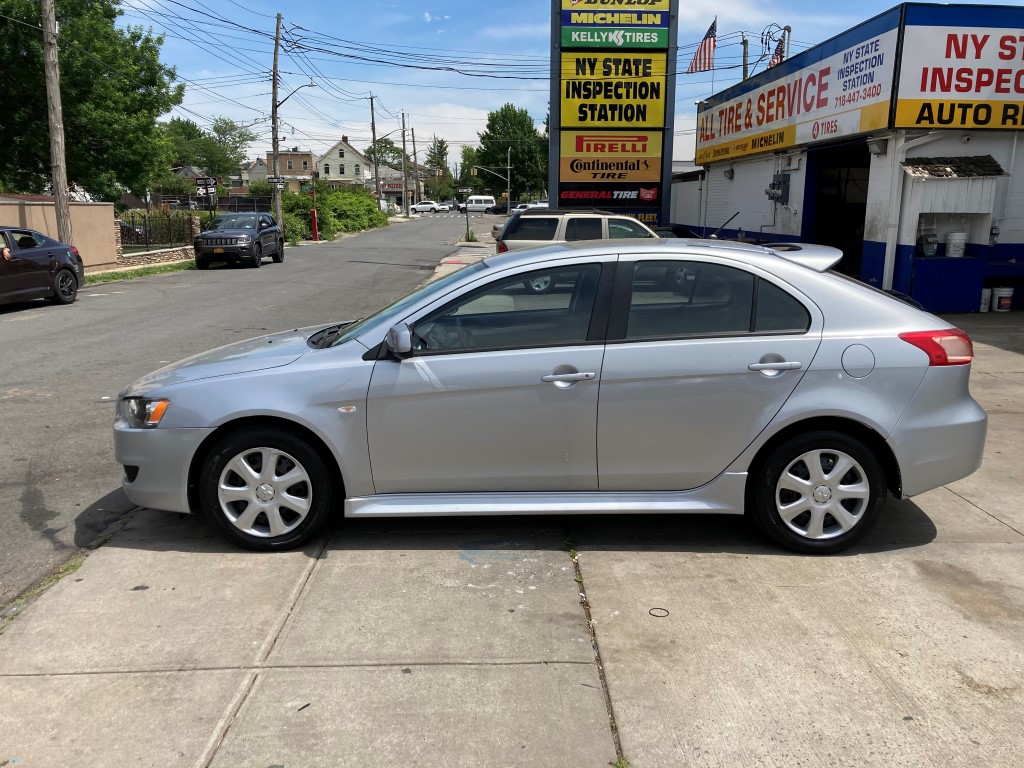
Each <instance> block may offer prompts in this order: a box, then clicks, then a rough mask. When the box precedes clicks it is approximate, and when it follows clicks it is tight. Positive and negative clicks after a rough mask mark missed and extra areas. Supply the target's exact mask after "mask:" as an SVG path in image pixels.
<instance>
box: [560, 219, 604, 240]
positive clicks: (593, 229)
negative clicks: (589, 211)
mask: <svg viewBox="0 0 1024 768" xmlns="http://www.w3.org/2000/svg"><path fill="white" fill-rule="evenodd" d="M603 237H604V235H603V234H602V233H601V220H600V219H595V218H582V217H579V216H570V217H569V218H568V220H567V221H566V222H565V239H566V240H601V239H602V238H603Z"/></svg>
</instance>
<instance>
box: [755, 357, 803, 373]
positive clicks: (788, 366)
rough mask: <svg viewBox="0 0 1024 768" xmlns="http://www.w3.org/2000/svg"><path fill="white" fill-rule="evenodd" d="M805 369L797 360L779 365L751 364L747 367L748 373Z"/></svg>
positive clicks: (784, 361) (782, 362)
mask: <svg viewBox="0 0 1024 768" xmlns="http://www.w3.org/2000/svg"><path fill="white" fill-rule="evenodd" d="M802 367H803V363H799V362H797V361H796V360H793V361H789V360H783V361H781V362H778V363H751V364H750V365H748V366H747V370H748V371H797V370H800V368H802Z"/></svg>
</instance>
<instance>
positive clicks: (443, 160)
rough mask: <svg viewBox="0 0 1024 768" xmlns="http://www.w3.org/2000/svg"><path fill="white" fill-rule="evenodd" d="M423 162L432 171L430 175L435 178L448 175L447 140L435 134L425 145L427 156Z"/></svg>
mask: <svg viewBox="0 0 1024 768" xmlns="http://www.w3.org/2000/svg"><path fill="white" fill-rule="evenodd" d="M423 164H424V165H426V166H427V168H429V169H430V170H431V171H433V173H432V174H431V175H432V176H434V177H435V178H443V177H445V176H448V175H449V171H448V142H447V141H445V140H444V139H439V138H437V135H436V134H435V135H434V138H433V139H432V140H431V142H430V144H428V145H427V157H426V159H425V160H424V161H423ZM438 171H440V173H438Z"/></svg>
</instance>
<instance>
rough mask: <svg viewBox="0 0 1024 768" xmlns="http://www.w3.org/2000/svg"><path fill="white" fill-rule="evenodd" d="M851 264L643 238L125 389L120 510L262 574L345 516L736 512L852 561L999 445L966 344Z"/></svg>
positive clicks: (829, 253)
mask: <svg viewBox="0 0 1024 768" xmlns="http://www.w3.org/2000/svg"><path fill="white" fill-rule="evenodd" d="M840 256H841V254H840V253H839V252H838V251H835V250H834V249H829V248H825V247H821V246H775V247H773V248H767V247H766V248H762V247H757V246H744V245H740V244H735V243H724V242H718V241H683V240H649V241H647V240H645V241H640V240H637V241H615V242H608V241H605V242H596V243H595V242H589V243H584V244H580V245H578V246H553V247H549V248H544V249H537V250H532V251H517V252H514V253H509V254H503V255H501V256H494V257H490V258H488V259H486V260H484V261H482V262H480V263H478V264H475V265H473V266H470V267H466V268H465V269H462V270H461V271H458V272H455V273H452V274H450V275H448V276H446V277H444V278H442V279H440V280H437V281H435V282H432V283H428V284H426V285H424V286H422V287H420V288H419V289H417V290H416V291H414V292H413V293H411V294H409V295H407V296H405V297H404V298H402V299H400V300H398V301H396V302H395V303H393V304H392V305H390V306H388V307H386V308H384V309H382V310H380V311H379V312H377V313H376V314H374V315H371V316H370V317H367V318H364V319H362V320H359V321H356V322H350V323H337V324H332V325H327V326H319V327H315V328H308V329H302V330H294V331H287V332H282V333H278V334H274V335H271V336H266V337H262V338H258V339H253V340H250V341H246V342H242V343H238V344H232V345H230V346H226V347H222V348H220V349H216V350H213V351H210V352H206V353H204V354H201V355H197V356H195V357H192V358H189V359H187V360H183V361H181V362H179V363H176V364H174V365H171V366H168V367H166V368H163V369H161V370H159V371H156V372H154V373H152V374H150V375H149V376H146V377H144V378H143V379H140V380H139V381H137V382H135V383H134V384H132V385H131V386H129V387H127V388H126V389H125V390H124V391H123V392H121V394H120V397H119V402H118V415H117V417H116V420H115V422H114V444H115V454H116V458H117V461H118V462H120V463H121V464H122V465H124V490H125V492H126V493H127V495H128V497H129V498H130V499H131V500H132V501H133V502H135V503H136V504H139V505H143V506H147V507H153V508H157V509H165V510H170V511H175V512H199V511H201V512H202V513H204V514H205V515H207V516H208V517H209V519H210V520H211V521H212V523H213V524H214V525H215V526H216V527H217V528H218V529H219V530H220V531H221V532H222V533H223V534H224V535H225V536H226V537H227V538H228V539H230V540H231V541H233V542H235V543H237V544H239V545H241V546H243V547H248V548H252V549H262V550H267V549H277V548H286V547H294V546H298V545H300V544H301V543H303V542H304V541H306V540H307V539H309V538H310V537H311V536H313V535H314V534H315V533H316V532H317V530H319V529H320V527H321V526H322V525H323V524H324V523H325V522H326V521H327V519H328V518H331V517H332V516H335V515H339V514H344V515H345V516H348V517H371V516H396V515H501V514H594V513H631V512H646V513H650V512H660V513H686V512H699V513H709V512H719V513H726V514H737V515H738V514H743V513H746V514H747V515H749V516H750V517H752V518H753V520H754V521H756V523H757V525H758V526H759V527H760V529H761V530H763V532H764V533H765V534H766V535H767V536H769V537H770V538H772V539H774V540H775V541H776V542H778V543H779V544H781V545H783V546H785V547H788V548H790V549H793V550H796V551H800V552H809V553H828V552H836V551H839V550H841V549H843V548H845V547H848V546H850V545H851V544H853V543H854V542H856V541H857V540H858V539H860V538H861V537H862V536H863V535H864V534H865V533H866V532H867V531H868V529H869V528H870V527H871V525H872V524H874V522H875V521H876V519H877V518H878V516H879V514H880V512H881V511H882V509H883V502H884V500H885V498H886V496H887V494H890V493H891V494H892V495H893V496H895V497H904V496H911V495H914V494H918V493H921V492H923V491H927V490H929V489H931V488H935V487H937V486H939V485H941V484H944V483H948V482H952V481H954V480H957V479H959V478H962V477H964V476H966V475H969V474H970V473H972V472H973V471H974V470H975V469H976V468H977V467H978V466H979V465H980V463H981V456H982V451H983V448H984V442H985V430H986V415H985V412H984V411H983V410H982V409H981V407H979V406H978V404H977V403H976V402H975V401H974V400H973V399H972V398H971V396H970V393H969V391H968V380H969V377H970V371H971V360H972V358H973V347H972V344H971V341H970V339H969V338H968V337H967V335H966V334H965V333H963V332H962V331H960V330H958V329H956V328H954V327H952V326H950V325H949V323H947V322H945V321H943V320H941V319H940V318H938V317H935V316H933V315H930V314H927V313H925V312H922V311H920V310H919V309H917V308H915V307H913V306H911V305H910V304H908V303H906V302H904V301H901V300H900V299H898V298H894V297H892V296H889V295H887V294H885V293H882V292H881V291H877V290H875V289H873V288H870V287H868V286H866V285H864V284H862V283H859V282H857V281H854V280H851V279H848V278H844V277H842V276H841V275H838V274H836V273H833V272H830V271H828V270H829V268H830V267H831V266H832V265H833V264H835V262H836V261H837V260H838V259H839V257H840ZM539 279H544V280H546V281H547V282H548V283H549V285H550V288H549V290H547V291H546V292H544V293H540V294H538V293H537V292H536V291H533V290H530V287H529V286H530V285H532V284H533V283H535V282H536V281H537V280H539Z"/></svg>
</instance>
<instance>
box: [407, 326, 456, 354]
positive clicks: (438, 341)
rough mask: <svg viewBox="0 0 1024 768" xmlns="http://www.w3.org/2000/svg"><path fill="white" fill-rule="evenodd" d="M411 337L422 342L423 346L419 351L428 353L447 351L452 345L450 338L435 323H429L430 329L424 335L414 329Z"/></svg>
mask: <svg viewBox="0 0 1024 768" xmlns="http://www.w3.org/2000/svg"><path fill="white" fill-rule="evenodd" d="M413 336H415V338H417V339H419V340H420V341H421V342H423V344H424V345H425V346H423V347H421V349H424V350H426V351H428V352H431V351H434V350H437V349H447V348H448V347H450V346H451V345H452V339H451V337H450V336H449V335H448V333H447V332H446V331H445V330H444V328H442V327H441V326H439V325H438V324H437V323H430V327H429V328H427V330H426V332H424V333H420V332H419V329H418V328H417V329H414V330H413Z"/></svg>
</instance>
